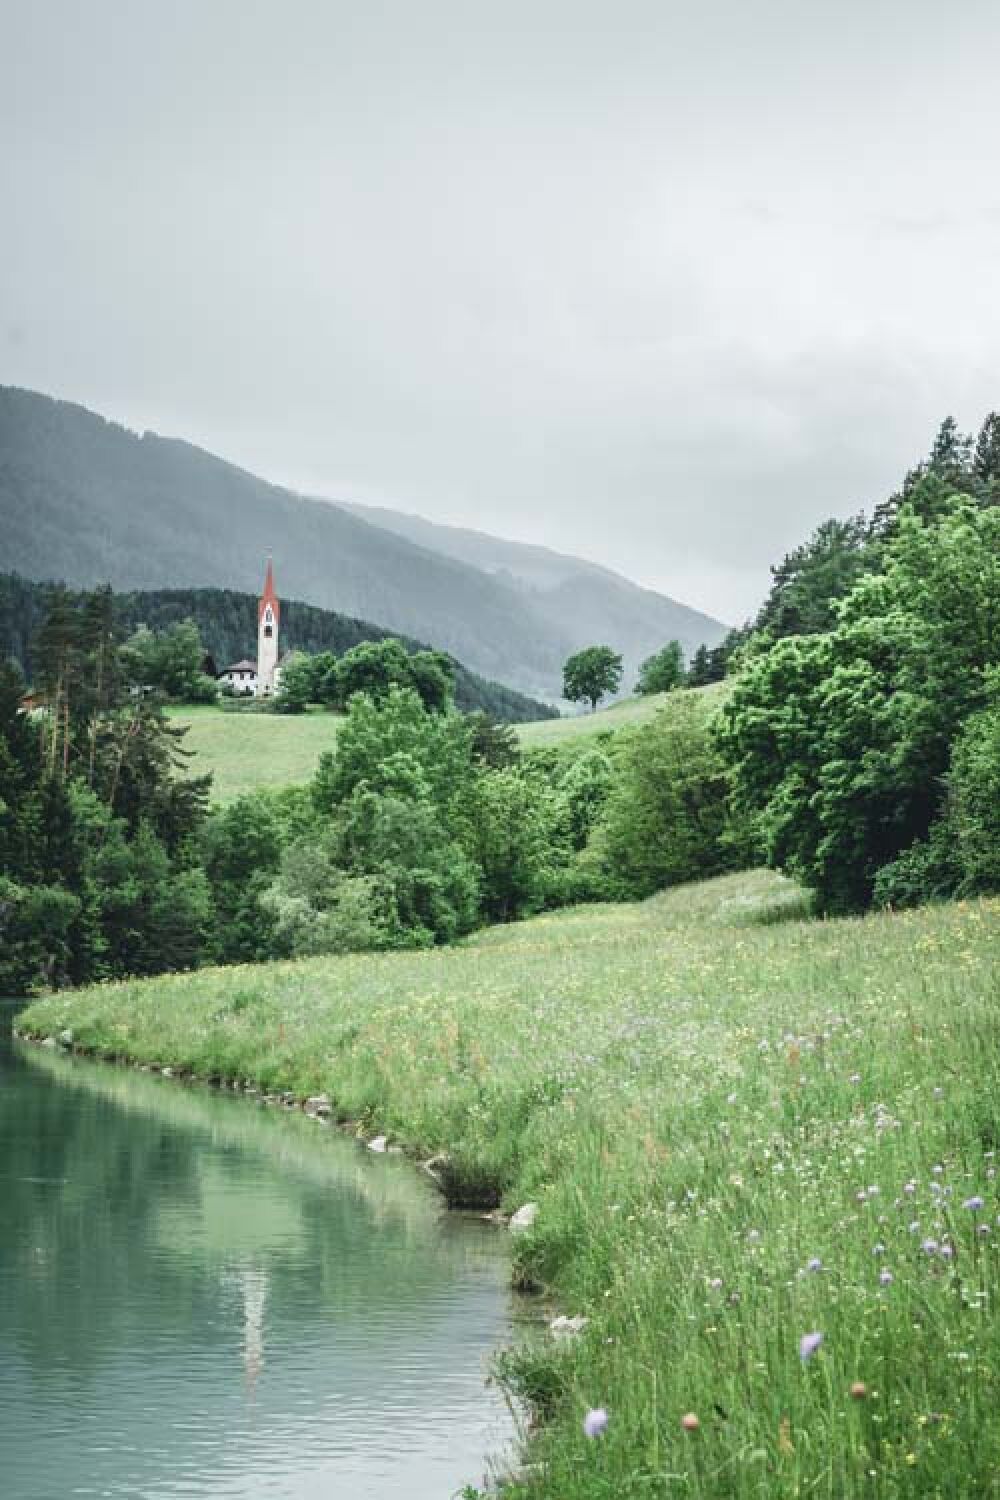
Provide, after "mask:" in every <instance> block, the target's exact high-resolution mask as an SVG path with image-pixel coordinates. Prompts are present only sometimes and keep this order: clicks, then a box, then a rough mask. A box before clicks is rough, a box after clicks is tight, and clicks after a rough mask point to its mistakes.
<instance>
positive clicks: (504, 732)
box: [468, 713, 521, 771]
mask: <svg viewBox="0 0 1000 1500" xmlns="http://www.w3.org/2000/svg"><path fill="white" fill-rule="evenodd" d="M468 722H469V728H470V730H471V733H472V741H471V745H472V758H473V760H475V761H478V762H479V764H480V765H483V766H491V767H492V768H493V770H495V771H499V770H502V769H503V767H505V766H516V765H517V763H518V761H519V760H520V759H521V743H520V741H519V740H518V737H517V733H516V731H515V730H514V729H512V727H511V726H510V725H509V724H501V723H498V722H497V720H496V719H494V718H491V716H490V715H489V714H485V713H479V714H470V715H469V720H468Z"/></svg>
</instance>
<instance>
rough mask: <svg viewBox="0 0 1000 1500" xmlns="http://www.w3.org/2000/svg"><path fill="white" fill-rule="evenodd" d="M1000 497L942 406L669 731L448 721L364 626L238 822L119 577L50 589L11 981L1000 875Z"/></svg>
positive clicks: (4, 760)
mask: <svg viewBox="0 0 1000 1500" xmlns="http://www.w3.org/2000/svg"><path fill="white" fill-rule="evenodd" d="M998 501H1000V417H998V416H997V415H991V416H990V417H989V418H987V420H986V422H985V423H984V425H983V428H982V430H981V432H980V433H979V436H978V439H977V440H975V441H974V440H973V439H972V438H971V437H968V436H965V435H963V434H961V433H960V432H959V431H958V430H957V428H956V426H955V424H954V422H952V421H950V420H949V421H948V422H946V423H945V424H944V425H943V426H942V428H941V431H940V432H939V434H938V437H937V439H936V441H935V443H934V446H933V448H932V451H931V453H930V455H929V456H928V458H927V459H926V460H925V461H924V462H922V463H921V464H919V465H917V467H916V468H915V469H914V470H913V471H911V473H910V474H909V475H907V477H906V479H905V481H904V482H903V484H902V486H901V487H900V489H899V491H898V492H897V493H896V494H894V495H893V496H891V497H889V499H888V500H886V501H884V502H883V503H881V504H880V505H878V506H877V507H876V508H875V510H874V512H873V514H872V516H871V518H870V519H869V520H866V519H864V518H863V517H861V518H855V519H854V520H852V521H848V522H842V521H833V520H832V521H829V522H826V523H824V524H823V525H822V526H820V527H819V528H818V529H817V531H816V532H815V533H814V535H813V536H812V537H811V538H810V539H809V540H808V541H807V542H805V543H804V544H803V545H802V546H801V547H799V548H797V549H796V550H795V551H794V552H793V553H791V554H789V556H788V557H786V558H785V559H783V561H782V562H781V563H780V564H778V565H777V566H776V567H775V568H774V570H773V584H772V587H771V590H770V593H769V595H768V598H767V599H766V600H765V602H764V604H763V606H762V608H761V610H760V612H759V614H758V616H757V618H756V619H755V620H754V621H753V622H750V623H748V624H747V625H746V626H745V627H744V628H743V629H741V630H738V631H734V632H732V633H731V634H730V636H729V637H728V638H727V640H726V641H725V642H724V643H723V645H722V646H721V647H720V648H718V649H717V650H716V651H715V652H714V653H706V654H702V655H699V654H697V653H696V656H695V658H694V659H693V660H692V662H691V664H690V667H689V669H688V671H687V673H686V675H685V676H683V677H681V663H680V656H679V652H678V650H677V649H676V647H675V646H673V645H672V644H671V643H665V645H664V648H663V650H662V651H661V652H660V653H659V654H658V658H657V659H655V660H652V661H650V662H649V663H647V664H646V665H647V671H646V673H645V679H646V681H648V682H650V683H651V682H652V680H653V678H654V677H655V674H656V672H657V671H658V672H661V673H662V672H669V673H670V674H671V680H673V681H677V680H681V681H683V683H684V684H685V685H684V686H680V687H678V688H677V689H676V690H675V691H672V692H670V693H668V695H667V698H666V706H665V707H664V708H663V709H662V710H661V711H660V712H659V713H658V714H657V715H656V716H655V717H654V718H653V719H652V720H651V721H649V722H645V723H641V724H638V725H636V726H635V727H632V728H627V729H623V730H621V731H619V732H618V733H616V734H614V735H613V736H596V737H594V738H590V739H587V738H579V739H577V740H576V741H575V742H573V743H571V744H568V745H567V746H565V747H559V748H556V749H545V750H537V751H534V752H532V753H522V752H521V751H520V749H519V746H518V742H517V739H516V737H515V735H514V733H513V731H512V730H511V729H509V728H508V727H507V726H505V725H502V724H498V723H496V722H495V721H494V720H493V719H491V718H490V717H489V716H487V715H474V716H470V715H465V714H460V713H458V712H456V711H455V709H454V704H453V700H452V696H451V693H450V691H449V684H448V681H447V673H444V675H442V672H441V670H439V669H440V668H441V665H442V659H441V658H440V657H436V656H435V654H434V653H427V658H428V659H427V661H426V662H425V663H424V664H423V665H424V666H425V667H427V668H428V669H429V672H428V673H427V674H425V675H424V676H422V677H421V676H419V675H414V663H415V661H416V658H414V657H409V656H408V654H407V653H406V652H405V650H403V648H402V647H400V646H395V645H393V643H391V642H389V643H385V642H382V643H372V642H367V643H361V644H359V645H358V646H356V647H354V648H353V649H352V650H351V651H348V652H346V653H345V654H344V656H343V657H341V658H332V657H331V661H332V667H331V668H330V670H332V687H331V693H332V694H333V695H334V696H332V697H331V700H330V701H337V702H339V703H340V704H341V705H342V706H343V707H344V708H345V709H346V713H345V717H344V720H343V722H342V725H341V728H340V731H339V734H338V737H337V741H336V746H335V749H334V750H333V751H332V752H328V753H327V754H325V755H324V756H323V757H322V758H321V760H320V763H319V765H318V767H317V770H316V774H315V776H314V778H313V780H312V782H311V783H310V784H308V785H307V786H304V787H297V788H290V789H288V790H287V791H282V792H278V793H273V792H270V793H265V792H257V793H255V794H253V795H252V796H247V797H243V798H241V799H240V800H239V801H237V802H235V803H232V804H231V805H229V806H227V807H226V808H224V809H211V808H210V806H209V787H208V785H207V783H206V780H205V779H204V778H200V779H199V778H195V779H190V778H188V777H186V776H185V775H184V770H185V766H184V751H183V731H182V730H178V729H177V728H176V727H175V726H173V725H171V724H170V723H169V722H168V721H167V720H166V719H165V718H164V716H163V714H162V710H161V709H160V707H159V706H158V703H157V702H156V701H155V700H148V699H146V698H144V697H142V696H140V697H138V698H136V697H135V696H134V695H130V694H129V691H128V684H129V673H130V671H131V670H133V668H132V667H131V666H130V662H131V660H132V657H130V648H129V646H128V644H127V643H126V644H125V645H124V646H123V645H122V644H121V643H120V638H119V628H118V624H117V621H116V618H115V610H114V604H113V599H112V596H111V593H110V591H109V590H102V591H98V592H97V593H95V594H92V595H87V596H84V597H82V598H73V597H72V596H69V595H67V594H65V593H59V592H58V591H57V592H56V593H55V594H54V595H53V596H52V598H51V600H50V602H49V607H48V612H47V614H46V617H45V619H44V621H43V622H42V624H41V628H40V630H39V632H38V635H37V637H36V640H35V642H34V644H33V646H32V657H31V660H32V663H33V669H34V678H35V681H36V683H37V684H38V685H39V687H40V688H41V689H42V690H43V692H44V694H45V698H46V702H47V709H46V711H45V712H44V713H36V714H32V715H29V714H26V713H25V712H23V710H22V691H23V683H22V681H21V678H20V676H19V674H18V672H17V670H16V669H15V668H14V667H13V666H12V665H8V666H6V667H4V668H3V671H2V673H0V772H2V776H0V785H2V787H3V798H4V800H3V803H2V805H0V955H2V956H0V989H2V988H6V989H7V990H8V991H12V990H16V989H25V988H30V987H32V986H36V985H39V984H63V983H76V982H79V981H80V980H83V979H87V978H93V977H103V976H113V975H119V974H131V973H136V974H144V973H153V972H157V971H159V970H162V969H168V968H179V967H191V966H195V965H198V964H201V963H204V962H208V961H213V960H214V961H218V962H234V961H252V960H259V959H266V958H270V957H275V956H281V955H292V956H294V955H299V954H307V953H317V952H341V951H348V950H361V951H364V950H378V949H385V948H399V947H422V946H427V945H430V944H434V943H443V942H449V941H451V940H453V939H454V938H456V937H459V936H461V935H462V934H463V933H467V932H469V931H471V930H472V929H473V928H474V927H476V926H477V925H480V924H482V923H488V922H503V921H511V920H515V919H517V918H519V917H522V916H525V915H528V914H530V913H532V912H536V911H539V910H542V909H544V908H546V907H554V906H558V905H562V904H565V903H569V902H575V901H580V900H590V901H597V900H616V899H622V898H634V897H641V896H645V895H648V894H651V893H652V892H654V891H656V890H659V889H661V888H663V887H665V886H669V885H673V884H677V883H680V882H683V881H688V880H694V879H699V878H703V877H705V876H709V875H713V874H717V873H720V872H722V871H725V870H732V869H738V868H746V867H750V866H753V865H761V864H765V865H769V866H772V867H774V868H776V869H780V870H783V871H786V872H787V873H789V874H791V875H793V876H794V877H795V878H796V879H797V880H798V881H799V883H800V884H801V885H802V886H803V887H804V888H805V890H806V892H807V893H808V894H809V897H810V899H811V901H812V902H813V904H814V908H815V910H817V911H818V912H822V913H827V914H831V915H835V914H840V913H847V912H857V911H863V910H865V909H866V908H868V907H870V906H871V905H872V904H876V905H882V906H892V907H899V906H906V905H912V904H915V903H919V902H922V901H926V900H932V899H946V898H950V897H953V896H956V895H957V896H965V895H973V894H976V893H978V892H984V891H993V890H997V889H1000V504H998ZM131 649H132V653H133V656H134V647H133V648H131ZM302 660H303V662H304V663H306V664H308V663H309V662H311V663H312V664H313V667H312V668H310V671H311V670H313V668H314V667H315V664H316V663H322V662H323V653H319V654H318V655H317V656H315V657H313V658H302ZM345 663H346V664H347V666H348V667H349V668H350V671H349V672H347V674H346V676H345V667H344V664H345ZM324 671H327V666H324ZM721 673H725V674H726V677H727V681H726V685H725V688H724V689H723V690H722V691H721V692H718V691H716V692H714V693H704V692H700V691H697V690H696V689H697V684H698V683H699V682H700V681H702V680H711V679H713V678H716V677H718V676H719V675H720V674H721ZM308 678H309V672H308V671H307V672H306V673H305V679H304V682H303V687H304V690H306V691H307V692H310V693H311V692H314V691H315V690H316V683H315V682H310V681H308V680H307V679H308ZM720 699H721V702H720Z"/></svg>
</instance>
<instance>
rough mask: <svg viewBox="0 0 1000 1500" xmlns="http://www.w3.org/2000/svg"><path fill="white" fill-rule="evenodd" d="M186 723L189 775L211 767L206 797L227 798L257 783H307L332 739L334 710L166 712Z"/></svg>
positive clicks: (337, 718)
mask: <svg viewBox="0 0 1000 1500" xmlns="http://www.w3.org/2000/svg"><path fill="white" fill-rule="evenodd" d="M167 712H168V714H169V716H170V717H171V718H172V719H173V720H174V721H175V722H176V723H180V724H186V725H187V726H188V732H187V734H186V735H185V737H184V748H185V749H186V750H193V751H194V759H193V760H192V761H191V763H190V766H189V772H190V774H191V775H203V774H204V773H205V772H206V771H211V772H212V776H213V782H212V801H213V802H220V803H225V802H232V801H233V800H234V799H235V798H236V797H241V796H243V794H244V793H245V792H253V791H256V790H258V789H260V788H261V787H263V788H266V789H268V790H278V789H280V788H281V787H285V786H297V785H300V784H301V783H302V782H305V781H308V780H309V779H310V777H312V775H313V774H314V773H315V770H316V765H317V762H318V761H319V758H320V755H321V754H322V753H323V751H324V750H332V749H333V745H334V742H335V740H336V738H337V726H338V725H339V723H340V715H339V714H331V713H327V712H326V711H325V710H320V709H317V710H315V711H312V712H310V713H306V714H267V713H252V712H251V713H241V712H238V711H234V710H225V709H219V708H213V707H186V708H171V709H168V710H167Z"/></svg>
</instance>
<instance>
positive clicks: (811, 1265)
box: [806, 1255, 823, 1271]
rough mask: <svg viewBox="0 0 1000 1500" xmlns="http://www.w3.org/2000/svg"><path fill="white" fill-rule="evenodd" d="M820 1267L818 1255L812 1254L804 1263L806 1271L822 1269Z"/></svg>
mask: <svg viewBox="0 0 1000 1500" xmlns="http://www.w3.org/2000/svg"><path fill="white" fill-rule="evenodd" d="M822 1269H823V1262H822V1261H821V1260H820V1258H819V1256H818V1255H814V1256H812V1258H811V1259H810V1260H809V1261H807V1263H806V1270H807V1271H822Z"/></svg>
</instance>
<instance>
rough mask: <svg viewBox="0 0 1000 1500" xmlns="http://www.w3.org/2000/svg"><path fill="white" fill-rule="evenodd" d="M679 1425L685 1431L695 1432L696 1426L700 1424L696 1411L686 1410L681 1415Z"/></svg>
mask: <svg viewBox="0 0 1000 1500" xmlns="http://www.w3.org/2000/svg"><path fill="white" fill-rule="evenodd" d="M681 1426H682V1427H683V1428H684V1431H685V1432H697V1431H698V1428H699V1427H700V1426H701V1423H700V1422H699V1421H698V1415H697V1413H696V1412H693V1411H686V1412H685V1413H684V1415H683V1417H681Z"/></svg>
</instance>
